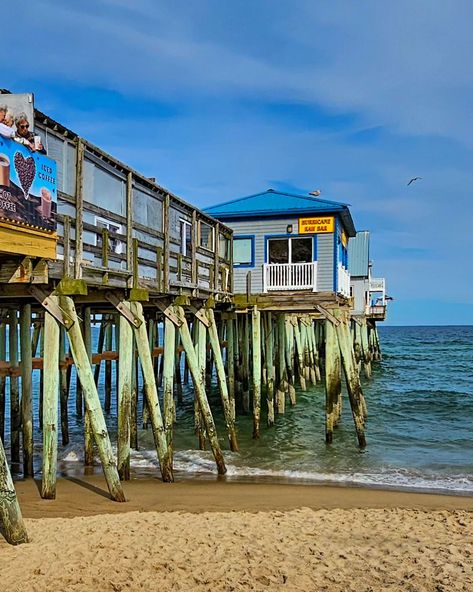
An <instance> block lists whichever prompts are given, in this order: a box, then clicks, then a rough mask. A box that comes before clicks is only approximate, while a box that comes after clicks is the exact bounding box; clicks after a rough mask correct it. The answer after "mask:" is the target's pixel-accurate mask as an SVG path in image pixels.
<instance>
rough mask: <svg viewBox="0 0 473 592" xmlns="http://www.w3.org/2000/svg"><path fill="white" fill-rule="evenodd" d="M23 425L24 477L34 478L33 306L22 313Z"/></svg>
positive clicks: (22, 309) (26, 305)
mask: <svg viewBox="0 0 473 592" xmlns="http://www.w3.org/2000/svg"><path fill="white" fill-rule="evenodd" d="M20 349H21V424H22V432H23V475H24V476H25V477H32V476H33V472H34V471H33V389H32V373H33V356H32V353H31V304H24V305H23V306H22V308H21V312H20Z"/></svg>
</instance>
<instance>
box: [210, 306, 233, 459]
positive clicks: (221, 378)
mask: <svg viewBox="0 0 473 592" xmlns="http://www.w3.org/2000/svg"><path fill="white" fill-rule="evenodd" d="M207 319H208V321H209V327H208V333H209V340H210V346H211V348H212V353H213V358H214V362H215V368H216V370H217V380H218V385H219V389H220V398H221V400H222V406H223V414H224V416H225V424H226V427H227V431H228V440H229V443H230V450H232V451H233V452H238V450H239V447H238V438H237V434H236V428H235V420H234V418H233V413H232V409H231V405H230V399H229V396H228V387H227V377H226V375H225V368H224V365H223V359H222V351H221V349H220V339H219V336H218V332H217V325H216V323H215V316H214V312H213V310H212V309H211V308H209V309H208V310H207Z"/></svg>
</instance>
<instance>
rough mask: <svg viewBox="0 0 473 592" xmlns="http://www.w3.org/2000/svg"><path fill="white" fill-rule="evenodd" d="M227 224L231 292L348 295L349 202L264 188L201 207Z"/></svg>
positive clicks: (351, 234)
mask: <svg viewBox="0 0 473 592" xmlns="http://www.w3.org/2000/svg"><path fill="white" fill-rule="evenodd" d="M205 212H206V213H207V214H210V215H211V216H213V217H214V218H217V219H218V220H221V221H222V222H224V223H225V224H226V225H227V226H229V227H230V228H232V229H233V232H234V237H233V267H234V292H235V293H236V294H239V293H240V294H242V293H245V292H246V291H247V283H248V273H249V272H250V273H251V292H252V293H253V294H266V293H271V292H273V293H287V292H292V293H294V292H298V291H303V292H319V293H320V292H323V293H332V294H334V295H338V296H342V297H347V298H348V297H349V296H350V276H349V271H348V241H349V239H350V238H351V237H355V236H356V230H355V226H354V223H353V219H352V216H351V213H350V210H349V207H348V205H347V204H345V203H340V202H336V201H330V200H327V199H323V198H321V197H319V196H315V195H311V194H296V193H289V192H284V191H276V190H274V189H268V190H267V191H263V192H261V193H256V194H254V195H249V196H247V197H241V198H238V199H234V200H231V201H227V202H224V203H221V204H218V205H215V206H212V207H209V208H207V209H206V210H205Z"/></svg>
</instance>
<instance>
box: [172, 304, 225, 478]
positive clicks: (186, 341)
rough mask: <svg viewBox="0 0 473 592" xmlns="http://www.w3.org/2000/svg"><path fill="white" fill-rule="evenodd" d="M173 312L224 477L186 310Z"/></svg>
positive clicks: (215, 432)
mask: <svg viewBox="0 0 473 592" xmlns="http://www.w3.org/2000/svg"><path fill="white" fill-rule="evenodd" d="M173 310H174V313H175V314H176V316H177V317H178V319H179V322H180V323H181V324H180V326H179V332H180V334H181V341H182V345H183V347H184V351H185V352H186V356H187V359H188V363H189V370H190V372H191V375H192V380H193V382H194V389H195V392H196V394H197V397H198V400H199V406H200V409H201V411H202V416H203V420H204V425H205V429H206V432H207V437H208V439H209V442H210V446H211V448H212V452H213V455H214V458H215V462H216V464H217V471H218V473H219V475H224V474H225V473H226V472H227V469H226V467H225V461H224V458H223V454H222V451H221V449H220V444H219V442H218V437H217V430H216V428H215V422H214V419H213V416H212V411H211V410H210V405H209V402H208V400H207V395H206V392H205V382H204V381H203V380H202V378H203V377H202V375H201V374H200V372H199V364H198V361H197V356H196V354H195V350H194V346H193V344H192V338H191V334H190V332H189V326H188V324H187V320H186V316H185V314H184V310H183V309H182V307H180V306H174V307H173Z"/></svg>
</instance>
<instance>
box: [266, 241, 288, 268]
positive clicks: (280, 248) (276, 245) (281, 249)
mask: <svg viewBox="0 0 473 592" xmlns="http://www.w3.org/2000/svg"><path fill="white" fill-rule="evenodd" d="M268 262H269V263H289V241H288V239H287V238H272V239H270V240H269V241H268Z"/></svg>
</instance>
